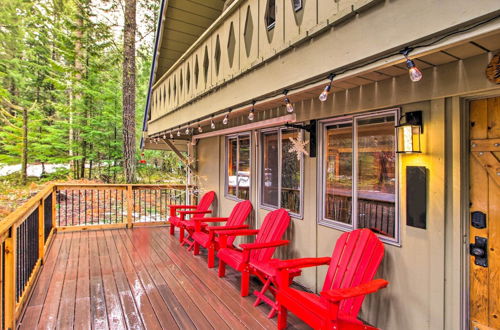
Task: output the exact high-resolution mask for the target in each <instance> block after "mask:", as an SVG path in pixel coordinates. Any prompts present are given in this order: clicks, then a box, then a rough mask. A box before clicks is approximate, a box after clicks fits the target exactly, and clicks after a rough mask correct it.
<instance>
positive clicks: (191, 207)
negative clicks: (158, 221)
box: [167, 204, 198, 209]
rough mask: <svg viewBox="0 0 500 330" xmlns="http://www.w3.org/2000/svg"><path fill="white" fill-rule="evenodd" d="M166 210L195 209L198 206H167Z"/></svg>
mask: <svg viewBox="0 0 500 330" xmlns="http://www.w3.org/2000/svg"><path fill="white" fill-rule="evenodd" d="M167 207H168V208H171V209H195V208H197V207H198V205H177V204H176V205H167Z"/></svg>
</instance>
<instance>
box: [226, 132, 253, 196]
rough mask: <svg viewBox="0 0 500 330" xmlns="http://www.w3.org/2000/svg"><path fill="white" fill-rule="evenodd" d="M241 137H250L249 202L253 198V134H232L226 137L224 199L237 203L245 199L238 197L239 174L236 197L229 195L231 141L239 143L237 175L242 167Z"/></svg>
mask: <svg viewBox="0 0 500 330" xmlns="http://www.w3.org/2000/svg"><path fill="white" fill-rule="evenodd" d="M240 137H248V138H249V139H250V152H249V160H248V166H249V168H250V176H249V177H248V180H249V184H248V195H249V198H248V200H251V197H252V166H253V164H252V152H253V141H252V134H251V132H241V133H236V134H230V135H226V137H225V141H224V144H225V148H224V149H225V155H224V158H225V166H224V176H225V179H224V197H226V198H227V199H231V200H234V201H237V202H240V201H243V200H244V199H241V198H239V197H238V190H239V185H238V174H236V184H237V185H236V195H231V194H230V193H229V173H228V170H229V140H231V139H234V138H236V140H237V142H236V145H237V155H236V173H238V171H239V166H240Z"/></svg>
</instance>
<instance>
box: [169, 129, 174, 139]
mask: <svg viewBox="0 0 500 330" xmlns="http://www.w3.org/2000/svg"><path fill="white" fill-rule="evenodd" d="M170 138H171V139H173V138H174V134H172V131H170Z"/></svg>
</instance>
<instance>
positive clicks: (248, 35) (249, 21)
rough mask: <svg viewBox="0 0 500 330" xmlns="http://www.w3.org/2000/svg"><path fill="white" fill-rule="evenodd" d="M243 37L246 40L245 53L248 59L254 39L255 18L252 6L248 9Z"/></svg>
mask: <svg viewBox="0 0 500 330" xmlns="http://www.w3.org/2000/svg"><path fill="white" fill-rule="evenodd" d="M243 37H244V40H245V51H246V53H247V57H248V56H250V50H251V49H252V39H253V18H252V12H251V11H250V6H248V7H247V14H246V17H245V29H244V30H243Z"/></svg>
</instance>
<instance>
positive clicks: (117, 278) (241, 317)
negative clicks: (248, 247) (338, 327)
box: [19, 227, 307, 329]
mask: <svg viewBox="0 0 500 330" xmlns="http://www.w3.org/2000/svg"><path fill="white" fill-rule="evenodd" d="M239 280H240V275H239V273H237V272H235V271H233V270H232V269H230V268H228V271H227V276H226V278H225V279H219V278H218V277H217V272H216V268H214V269H208V268H207V264H206V256H205V255H201V256H199V257H193V255H192V254H191V253H190V252H188V251H186V249H185V248H183V247H180V246H179V244H178V242H177V240H176V238H173V237H172V236H170V235H169V234H168V227H140V228H134V229H116V230H96V231H80V232H68V233H58V234H56V235H55V237H54V241H53V243H52V246H51V247H50V250H49V251H48V254H47V255H46V259H45V264H44V267H43V269H42V271H41V273H40V276H39V278H38V280H37V283H36V286H35V288H34V289H33V293H32V295H31V297H30V299H29V302H28V304H27V306H26V309H25V311H24V315H23V316H22V317H21V319H20V322H19V326H20V328H21V329H35V328H43V329H52V328H58V329H73V328H74V329H90V328H93V329H108V328H110V329H125V328H132V329H142V328H146V329H160V328H163V329H178V328H180V329H196V328H197V329H245V328H247V329H261V328H265V329H276V319H272V320H270V319H268V318H267V317H266V314H267V312H268V311H269V308H268V307H267V306H265V305H262V306H260V307H258V308H255V307H253V306H252V304H253V301H254V298H255V297H253V296H251V295H250V296H248V297H245V298H242V297H240V296H239ZM252 285H253V286H257V285H258V283H256V282H254V283H253V284H252ZM252 291H253V288H252V290H251V292H252ZM289 325H290V326H289V328H307V326H305V325H304V324H303V323H302V322H300V321H298V320H297V319H296V318H295V317H293V316H292V315H290V317H289Z"/></svg>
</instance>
